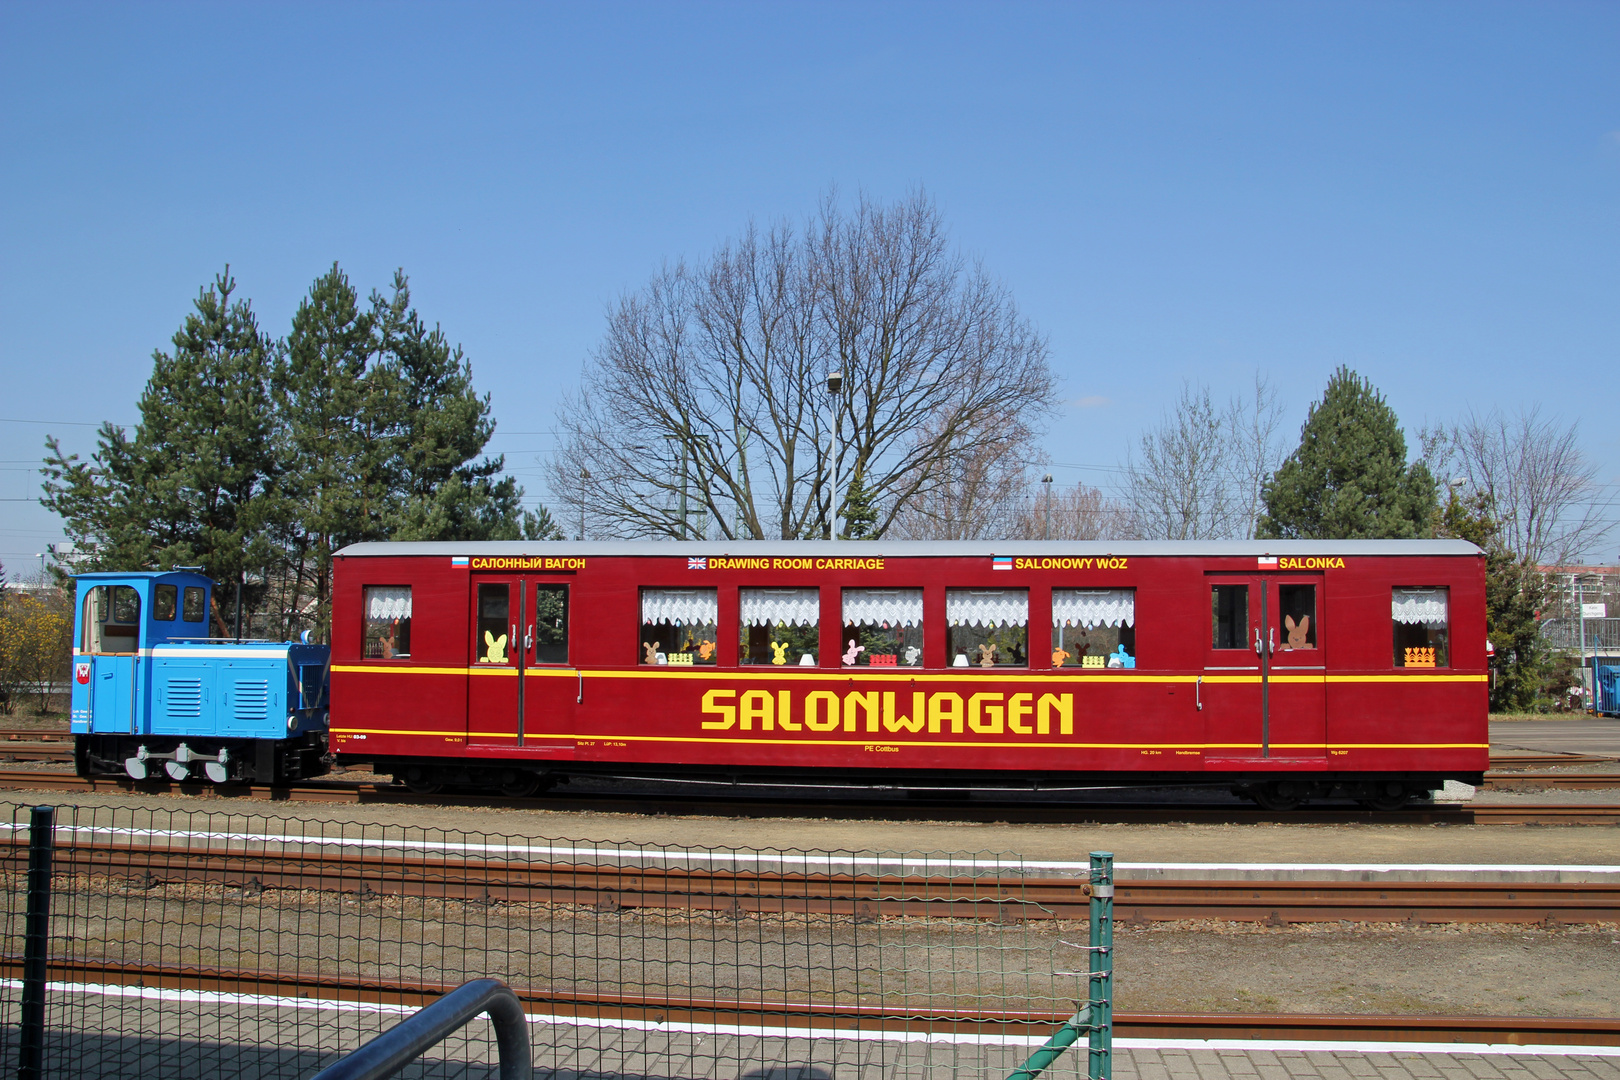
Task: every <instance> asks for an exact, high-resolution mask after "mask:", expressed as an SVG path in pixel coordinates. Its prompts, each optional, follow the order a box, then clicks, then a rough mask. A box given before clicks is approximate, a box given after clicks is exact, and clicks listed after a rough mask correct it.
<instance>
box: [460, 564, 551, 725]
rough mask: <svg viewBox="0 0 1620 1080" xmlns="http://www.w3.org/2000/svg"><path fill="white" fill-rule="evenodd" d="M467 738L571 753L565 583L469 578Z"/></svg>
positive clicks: (513, 578)
mask: <svg viewBox="0 0 1620 1080" xmlns="http://www.w3.org/2000/svg"><path fill="white" fill-rule="evenodd" d="M470 623H471V628H472V642H471V651H472V662H471V664H470V668H471V673H470V674H471V677H470V678H469V679H468V680H467V695H468V703H467V705H468V708H467V741H468V743H469V744H471V745H474V746H487V747H499V748H502V749H508V750H511V749H521V750H522V751H524V753H525V755H527V754H529V753H535V754H543V755H556V754H559V753H561V754H565V755H571V754H572V752H573V706H574V690H575V682H576V676H577V673H576V672H575V671H574V670H573V669H572V668H569V667H568V585H567V584H566V583H558V582H551V581H536V580H535V579H534V578H530V577H512V578H507V577H500V578H485V577H475V578H474V579H473V581H472V618H471V620H470Z"/></svg>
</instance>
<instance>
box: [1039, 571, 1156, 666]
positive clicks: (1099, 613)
mask: <svg viewBox="0 0 1620 1080" xmlns="http://www.w3.org/2000/svg"><path fill="white" fill-rule="evenodd" d="M1052 666H1053V667H1055V668H1061V667H1070V668H1081V669H1084V668H1133V667H1135V666H1136V590H1135V589H1053V590H1052Z"/></svg>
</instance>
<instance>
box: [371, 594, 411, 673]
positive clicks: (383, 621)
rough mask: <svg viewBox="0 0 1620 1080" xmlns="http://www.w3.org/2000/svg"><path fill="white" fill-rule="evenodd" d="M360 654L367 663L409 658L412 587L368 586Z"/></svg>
mask: <svg viewBox="0 0 1620 1080" xmlns="http://www.w3.org/2000/svg"><path fill="white" fill-rule="evenodd" d="M362 596H363V597H364V602H365V609H366V624H365V625H366V634H365V646H364V649H365V651H364V653H363V655H364V656H365V658H366V659H367V660H403V659H406V658H407V657H409V656H410V655H411V587H410V586H409V585H367V586H366V587H365V589H364V591H363V593H362Z"/></svg>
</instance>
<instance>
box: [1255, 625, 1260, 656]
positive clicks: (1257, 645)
mask: <svg viewBox="0 0 1620 1080" xmlns="http://www.w3.org/2000/svg"><path fill="white" fill-rule="evenodd" d="M1260 648H1261V646H1260V628H1259V627H1258V626H1257V627H1255V628H1254V655H1256V656H1259V655H1260Z"/></svg>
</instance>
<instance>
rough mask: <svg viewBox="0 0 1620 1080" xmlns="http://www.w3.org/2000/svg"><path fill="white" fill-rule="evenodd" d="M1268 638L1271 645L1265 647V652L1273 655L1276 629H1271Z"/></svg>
mask: <svg viewBox="0 0 1620 1080" xmlns="http://www.w3.org/2000/svg"><path fill="white" fill-rule="evenodd" d="M1270 637H1271V644H1270V645H1269V646H1268V647H1267V649H1266V651H1267V652H1268V653H1272V654H1273V655H1275V654H1276V652H1277V628H1276V627H1275V626H1273V627H1272V628H1271V634H1270Z"/></svg>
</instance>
